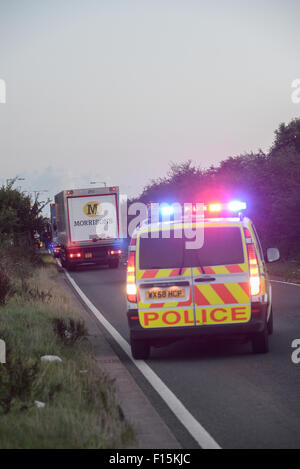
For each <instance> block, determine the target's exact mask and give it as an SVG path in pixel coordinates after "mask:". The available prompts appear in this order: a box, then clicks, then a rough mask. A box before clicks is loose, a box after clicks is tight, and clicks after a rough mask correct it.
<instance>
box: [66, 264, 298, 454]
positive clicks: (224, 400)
mask: <svg viewBox="0 0 300 469" xmlns="http://www.w3.org/2000/svg"><path fill="white" fill-rule="evenodd" d="M71 276H72V278H73V279H74V280H75V282H76V283H77V284H78V286H79V287H80V288H81V290H82V291H83V292H84V293H85V295H86V296H87V297H88V298H89V299H90V300H91V301H92V303H93V304H94V305H95V306H96V307H97V308H98V309H99V310H100V311H101V313H102V314H103V315H104V316H105V317H106V319H107V320H108V321H110V323H111V324H112V325H113V326H114V327H115V329H117V331H118V332H119V333H120V334H121V335H122V336H123V337H124V338H125V339H126V340H127V341H128V342H129V330H128V325H127V318H126V299H125V279H126V273H125V270H124V269H122V268H120V269H118V270H114V269H108V268H105V267H103V268H99V267H97V268H96V267H94V268H93V267H82V268H80V270H78V271H76V272H72V273H71ZM273 313H274V334H273V335H272V336H271V337H270V353H269V354H266V355H253V354H252V353H251V346H250V344H228V343H222V344H218V346H217V347H215V346H210V345H208V344H199V343H197V342H195V341H192V342H191V341H182V342H177V343H175V344H172V345H169V346H167V347H164V348H159V349H154V348H153V349H152V350H151V359H150V360H147V363H148V365H150V366H151V368H152V369H153V370H154V371H155V373H156V374H157V375H158V376H159V377H160V378H161V379H162V380H163V382H164V383H165V384H166V385H167V386H168V387H169V388H170V389H171V390H172V391H173V393H174V394H175V395H176V396H177V398H178V399H179V400H180V401H181V402H182V404H183V405H184V406H185V407H186V408H187V409H188V410H189V412H190V413H191V414H192V415H193V416H194V417H195V418H196V419H197V420H198V421H199V422H200V423H201V425H202V426H203V427H204V428H205V429H206V430H207V431H208V432H209V434H210V435H211V436H212V437H213V438H214V440H215V441H216V442H217V443H218V444H219V445H220V446H221V447H222V448H300V364H298V365H296V364H293V362H292V360H291V354H292V352H293V349H292V347H291V343H292V341H293V340H294V339H300V286H293V285H288V284H283V283H273ZM115 348H116V350H117V351H118V353H119V354H120V356H121V358H122V359H123V360H124V362H125V364H126V366H127V367H128V368H129V369H130V371H131V373H132V374H133V375H134V377H135V379H136V380H137V382H138V384H139V385H140V386H141V387H142V389H143V390H144V391H145V392H146V394H147V396H148V397H149V399H150V400H151V402H152V403H153V405H154V406H155V407H156V408H157V410H158V411H159V413H160V415H162V416H163V418H164V419H165V421H166V423H167V424H168V425H169V426H170V428H172V430H173V432H174V434H175V436H176V437H177V439H178V440H179V441H180V443H181V444H182V445H183V447H184V448H188V449H191V448H197V447H198V445H197V443H196V442H195V441H194V440H193V438H192V437H191V436H190V435H189V433H188V432H187V431H186V430H185V429H184V427H183V426H182V425H181V424H180V423H179V422H178V420H177V419H176V417H174V415H173V413H172V412H171V411H170V410H169V409H168V408H167V406H166V405H165V404H164V403H163V402H162V400H161V399H160V397H159V395H157V393H156V392H155V391H154V390H153V389H152V388H151V386H150V385H149V384H148V383H147V382H146V380H145V379H144V378H143V377H142V375H140V373H139V372H138V371H137V370H136V369H135V367H134V365H133V364H131V362H130V360H129V359H128V358H126V356H125V354H124V353H122V352H121V351H120V350H119V349H118V347H117V346H115ZM153 431H155V429H153Z"/></svg>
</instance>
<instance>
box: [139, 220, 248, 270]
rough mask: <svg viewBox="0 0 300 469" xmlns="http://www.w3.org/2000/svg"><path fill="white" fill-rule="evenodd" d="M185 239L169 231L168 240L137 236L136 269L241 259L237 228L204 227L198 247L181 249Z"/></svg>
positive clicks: (208, 263) (239, 232) (183, 247)
mask: <svg viewBox="0 0 300 469" xmlns="http://www.w3.org/2000/svg"><path fill="white" fill-rule="evenodd" d="M160 234H161V233H160ZM186 241H187V240H186V239H185V238H184V237H183V238H180V239H177V238H174V237H172V232H171V237H170V238H168V239H165V238H161V237H160V238H150V237H149V238H140V250H139V264H140V265H139V267H140V269H143V270H147V269H172V268H178V267H179V268H180V267H199V266H200V265H201V266H213V265H226V264H227V265H229V264H242V263H243V262H244V252H243V244H242V237H241V229H240V228H239V227H206V228H205V229H204V243H203V246H202V247H201V248H200V249H185V242H186Z"/></svg>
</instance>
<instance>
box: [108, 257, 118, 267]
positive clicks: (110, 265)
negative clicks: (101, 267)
mask: <svg viewBox="0 0 300 469" xmlns="http://www.w3.org/2000/svg"><path fill="white" fill-rule="evenodd" d="M108 265H109V267H110V268H111V269H117V267H119V259H112V260H111V261H109V264H108Z"/></svg>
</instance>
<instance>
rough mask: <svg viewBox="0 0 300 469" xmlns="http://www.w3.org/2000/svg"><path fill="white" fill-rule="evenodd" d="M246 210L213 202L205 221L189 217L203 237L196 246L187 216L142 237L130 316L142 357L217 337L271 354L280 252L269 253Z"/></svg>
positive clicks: (137, 243) (130, 276)
mask: <svg viewBox="0 0 300 469" xmlns="http://www.w3.org/2000/svg"><path fill="white" fill-rule="evenodd" d="M225 205H226V206H225ZM224 206H225V207H224ZM245 207H246V205H245V204H244V203H242V202H238V201H233V203H228V204H221V203H214V204H208V205H207V206H205V210H206V212H205V214H204V218H203V219H202V220H201V221H194V222H192V223H190V219H189V223H190V225H191V227H192V229H197V228H199V229H200V230H201V229H202V232H203V243H202V245H201V246H199V247H197V248H196V249H187V239H186V237H185V235H184V233H185V228H186V227H187V221H186V220H185V218H184V217H182V218H181V219H180V220H178V219H174V220H168V221H159V222H154V223H151V222H148V223H145V224H143V225H142V226H141V227H140V228H139V229H138V230H137V231H136V232H135V233H134V235H133V236H132V239H131V243H130V246H129V252H128V265H127V305H128V311H127V316H128V323H129V328H130V343H131V351H132V355H133V357H134V358H135V359H147V358H148V357H149V355H150V349H151V346H162V345H164V344H169V343H171V342H173V341H177V340H179V339H183V338H196V339H197V338H203V337H206V338H208V339H209V337H215V336H219V337H220V336H223V337H224V336H226V337H228V338H231V337H232V338H234V337H241V338H243V339H247V340H250V341H251V343H252V350H253V352H254V353H266V352H268V350H269V345H268V336H269V335H270V334H272V331H273V313H272V292H271V284H270V281H269V278H268V274H267V269H266V262H273V261H277V260H278V259H279V251H278V249H277V248H269V249H267V251H266V256H264V253H263V250H262V247H261V244H260V241H259V238H258V235H257V232H256V229H255V227H254V225H253V223H252V221H251V220H250V219H249V218H247V217H246V216H244V215H243V211H242V210H240V209H244V208H245ZM230 211H233V212H234V213H230ZM236 212H238V213H236ZM229 215H231V216H229ZM180 230H181V233H182V236H178V232H180Z"/></svg>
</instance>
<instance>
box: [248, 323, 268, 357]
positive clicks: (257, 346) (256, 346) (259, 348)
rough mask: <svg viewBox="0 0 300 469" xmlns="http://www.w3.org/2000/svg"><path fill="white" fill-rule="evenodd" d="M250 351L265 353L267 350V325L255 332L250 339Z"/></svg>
mask: <svg viewBox="0 0 300 469" xmlns="http://www.w3.org/2000/svg"><path fill="white" fill-rule="evenodd" d="M251 342H252V352H253V353H267V352H268V351H269V332H268V326H267V325H266V327H265V328H264V330H263V331H262V332H258V333H257V334H255V335H254V336H253V337H252V339H251Z"/></svg>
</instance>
